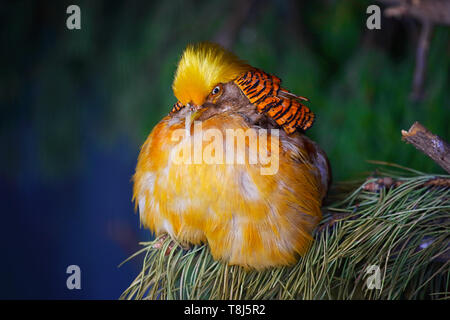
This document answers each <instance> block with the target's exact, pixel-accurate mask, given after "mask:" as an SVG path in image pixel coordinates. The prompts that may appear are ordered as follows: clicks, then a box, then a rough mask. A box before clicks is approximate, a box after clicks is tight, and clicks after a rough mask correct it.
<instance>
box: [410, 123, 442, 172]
mask: <svg viewBox="0 0 450 320" xmlns="http://www.w3.org/2000/svg"><path fill="white" fill-rule="evenodd" d="M402 140H403V141H406V142H408V143H410V144H412V145H413V146H414V147H415V148H416V149H418V150H420V151H422V152H423V153H425V154H426V155H427V156H429V157H430V158H431V159H433V160H434V162H436V163H437V164H438V165H440V166H441V167H442V168H443V169H444V170H445V171H447V172H448V173H450V145H449V144H448V143H447V142H446V141H444V140H443V139H442V138H441V137H439V136H437V135H434V134H432V133H431V132H430V131H428V130H427V129H426V128H425V127H424V126H423V125H421V124H420V123H419V122H415V123H414V124H413V125H412V126H411V128H410V129H409V130H408V131H405V130H402Z"/></svg>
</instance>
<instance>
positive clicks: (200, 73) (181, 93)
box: [172, 42, 250, 106]
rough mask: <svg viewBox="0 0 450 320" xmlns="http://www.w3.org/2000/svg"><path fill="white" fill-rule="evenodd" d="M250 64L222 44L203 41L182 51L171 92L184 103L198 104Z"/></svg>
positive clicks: (246, 68)
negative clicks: (219, 85)
mask: <svg viewBox="0 0 450 320" xmlns="http://www.w3.org/2000/svg"><path fill="white" fill-rule="evenodd" d="M249 68H250V66H249V65H248V64H246V63H245V62H243V61H241V60H239V58H238V57H237V56H235V55H234V54H233V53H231V52H229V51H227V50H225V49H224V48H222V47H221V46H219V45H217V44H214V43H209V42H202V43H198V44H195V45H189V46H188V47H187V48H186V50H185V51H184V53H183V55H182V57H181V60H180V62H179V63H178V68H177V71H176V73H175V79H174V81H173V84H172V89H173V93H174V95H175V96H176V97H177V99H178V100H179V101H180V102H181V103H182V104H183V105H186V104H188V103H191V104H194V105H197V106H200V105H202V104H203V103H204V102H205V99H206V97H207V96H208V94H209V93H210V92H211V90H212V89H213V88H214V87H215V86H216V85H217V84H219V83H226V82H229V81H232V80H234V79H235V78H236V77H238V76H239V75H240V74H242V73H243V72H245V71H246V70H248V69H249Z"/></svg>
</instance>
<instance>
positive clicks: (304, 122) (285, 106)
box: [234, 69, 314, 134]
mask: <svg viewBox="0 0 450 320" xmlns="http://www.w3.org/2000/svg"><path fill="white" fill-rule="evenodd" d="M234 82H235V83H236V84H237V86H238V87H239V88H240V89H241V90H242V92H243V93H244V94H245V95H246V97H247V98H248V100H249V101H250V102H251V103H253V104H255V106H256V108H257V110H258V111H259V112H264V113H266V114H267V115H268V116H269V117H271V118H272V119H273V120H275V122H276V123H277V124H278V125H280V126H281V127H282V128H283V129H284V131H286V133H288V134H289V133H292V132H294V131H295V130H296V129H297V128H300V129H301V130H303V131H306V130H307V129H309V128H310V127H311V126H312V125H313V122H314V113H313V112H312V111H311V110H310V109H309V108H308V107H306V106H304V105H303V104H301V103H300V101H299V100H306V101H307V100H308V99H306V98H304V97H299V96H296V95H294V94H293V93H291V92H289V91H287V90H285V89H282V88H280V84H281V80H280V78H278V77H276V76H273V75H270V74H267V73H265V72H264V71H261V70H258V69H251V70H249V71H247V72H246V73H244V74H242V75H241V76H239V77H238V78H237V79H235V80H234Z"/></svg>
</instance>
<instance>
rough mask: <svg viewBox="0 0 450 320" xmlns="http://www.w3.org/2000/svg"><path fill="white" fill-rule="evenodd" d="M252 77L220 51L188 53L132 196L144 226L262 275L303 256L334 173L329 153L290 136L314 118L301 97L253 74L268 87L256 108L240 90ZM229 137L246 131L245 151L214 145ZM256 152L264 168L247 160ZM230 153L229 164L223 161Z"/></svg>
mask: <svg viewBox="0 0 450 320" xmlns="http://www.w3.org/2000/svg"><path fill="white" fill-rule="evenodd" d="M251 70H256V69H254V68H253V67H251V66H249V65H248V64H246V63H244V62H242V61H241V60H239V59H238V58H237V57H236V56H234V55H233V54H232V53H230V52H228V51H225V50H224V49H223V48H221V47H220V46H218V45H214V44H209V43H203V44H199V45H196V46H190V47H188V48H187V50H186V51H185V53H184V54H183V56H182V58H181V61H180V63H179V65H178V69H177V72H176V75H175V79H174V83H173V89H174V94H175V96H176V97H177V98H178V103H177V104H176V105H175V106H174V108H173V109H172V112H171V113H170V114H169V115H167V116H166V117H165V118H164V119H162V120H161V122H159V123H158V124H157V125H156V126H155V128H154V129H153V131H152V132H151V133H150V135H149V137H148V138H147V140H146V141H145V143H144V145H143V147H142V150H141V153H140V155H139V159H138V164H137V167H136V173H135V175H134V177H133V179H134V190H133V194H134V200H135V203H136V206H137V207H139V212H140V217H141V221H142V223H143V225H144V226H145V227H148V228H149V229H150V230H152V231H153V232H155V233H156V234H162V233H168V234H169V235H170V236H171V237H173V238H175V239H177V240H178V241H180V242H182V243H186V244H187V243H193V244H199V243H201V242H207V243H208V245H209V247H210V249H211V253H212V255H213V256H214V258H215V259H220V260H222V261H224V262H227V263H228V264H233V265H241V266H244V267H250V268H255V269H263V268H266V267H270V266H280V265H289V264H292V263H294V262H295V261H296V259H297V256H298V254H300V255H302V254H304V253H305V252H306V251H307V249H308V247H309V246H310V244H311V241H312V236H311V233H312V231H313V229H314V227H315V226H316V225H317V223H318V222H319V220H320V218H321V211H320V208H321V202H322V199H323V197H324V196H325V194H326V191H327V188H328V183H329V180H330V172H329V166H328V160H327V158H326V155H325V153H324V152H323V151H322V150H321V149H320V148H319V147H318V146H317V145H316V144H315V143H314V142H313V141H311V140H310V139H309V138H307V137H306V136H305V135H304V134H303V133H302V132H299V131H295V129H296V128H298V129H303V130H306V129H308V128H309V127H310V126H311V125H312V121H313V119H314V116H313V114H312V113H311V112H310V111H309V109H308V108H307V107H305V106H303V105H302V104H301V103H300V102H299V100H303V99H304V98H302V97H297V96H295V95H293V94H292V93H289V92H288V91H287V90H285V89H281V88H275V89H276V90H275V89H274V88H273V87H274V85H273V83H269V82H270V81H275V82H277V80H276V79H278V78H276V77H274V76H270V75H267V74H265V73H264V72H262V71H260V70H258V72H261V73H262V75H260V76H261V79H263V78H264V79H263V81H265V82H259V81H256V82H255V81H253V82H254V83H255V85H254V87H255V88H256V87H258V86H259V87H258V88H259V90H258V92H259V95H258V98H259V99H258V100H259V101H256V100H255V99H254V97H253V100H252V97H251V92H250V93H249V92H248V90H247V91H246V89H245V88H243V87H242V82H243V81H241V82H238V81H239V79H241V78H242V76H243V75H244V74H245V73H248V72H249V71H251ZM258 74H259V73H258ZM269 78H270V79H273V80H270V79H269ZM241 80H242V79H241ZM278 80H279V79H278ZM279 82H281V81H279ZM239 83H241V85H240V84H239ZM264 83H265V86H264ZM268 87H271V88H270V89H268ZM249 97H250V98H249ZM280 101H281V102H280ZM272 102H274V104H272V105H270V103H272ZM275 102H276V103H275ZM263 103H264V106H265V108H261V105H262V104H263ZM291 106H292V107H291ZM305 108H306V109H305ZM263 109H264V110H263ZM277 117H278V118H277ZM277 119H282V120H283V121H282V122H280V121H277ZM278 128H283V129H284V130H279V131H278V130H277V129H278ZM199 129H201V131H199ZM262 129H267V131H264V132H266V133H267V135H260V134H259V133H260V132H262V131H261V130H262ZM252 130H254V131H252ZM199 132H200V133H199ZM205 132H206V133H208V134H209V135H208V137H206V138H205ZM229 132H232V133H234V134H236V135H237V136H239V135H240V134H241V135H242V133H244V138H243V140H242V141H243V142H244V143H243V147H242V148H239V147H237V146H235V145H231V147H230V145H228V144H226V143H225V142H223V141H222V140H220V139H219V138H220V137H223V138H224V139H225V138H228V136H227V134H228V133H229ZM253 132H257V133H256V134H253ZM179 133H183V135H181V136H180V135H179ZM175 135H176V137H175ZM266 138H267V139H266ZM233 139H234V138H233ZM238 139H239V138H237V139H236V143H237V141H238ZM252 139H253V140H252ZM225 140H226V139H225ZM225 140H224V141H225ZM199 141H200V144H198V142H199ZM196 142H197V144H196ZM227 143H228V142H227ZM233 143H234V142H233ZM212 146H213V147H214V148H212ZM222 147H223V148H222ZM252 152H255V153H256V155H257V156H258V159H262V158H263V155H266V158H265V159H267V155H269V156H270V163H267V162H266V163H263V162H257V163H255V162H254V161H253V162H252V161H251V157H250V156H249V155H250V154H251V153H252ZM199 153H200V155H199ZM229 154H232V155H233V154H234V156H235V158H233V159H234V160H233V161H232V162H227V161H223V159H227V160H228V158H227V156H228V155H229ZM181 155H182V156H181ZM221 156H222V158H221ZM175 159H178V160H177V161H175ZM179 159H183V161H181V162H180V161H179ZM208 159H209V161H208ZM211 159H213V160H214V161H211ZM221 159H222V161H221ZM230 159H231V157H230ZM237 159H241V161H239V160H237ZM273 168H276V170H272V171H270V170H269V169H273ZM269 171H270V172H269ZM268 172H269V173H268Z"/></svg>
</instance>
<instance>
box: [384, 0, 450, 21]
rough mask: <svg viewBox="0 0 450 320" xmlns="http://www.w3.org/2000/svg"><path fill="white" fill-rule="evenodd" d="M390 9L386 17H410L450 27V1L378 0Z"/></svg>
mask: <svg viewBox="0 0 450 320" xmlns="http://www.w3.org/2000/svg"><path fill="white" fill-rule="evenodd" d="M378 1H379V2H382V3H385V4H386V5H387V6H388V7H387V8H386V9H385V10H384V15H385V16H386V17H402V16H409V17H413V18H415V19H417V20H419V21H424V20H427V21H429V22H431V23H434V24H443V25H450V0H378Z"/></svg>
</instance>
